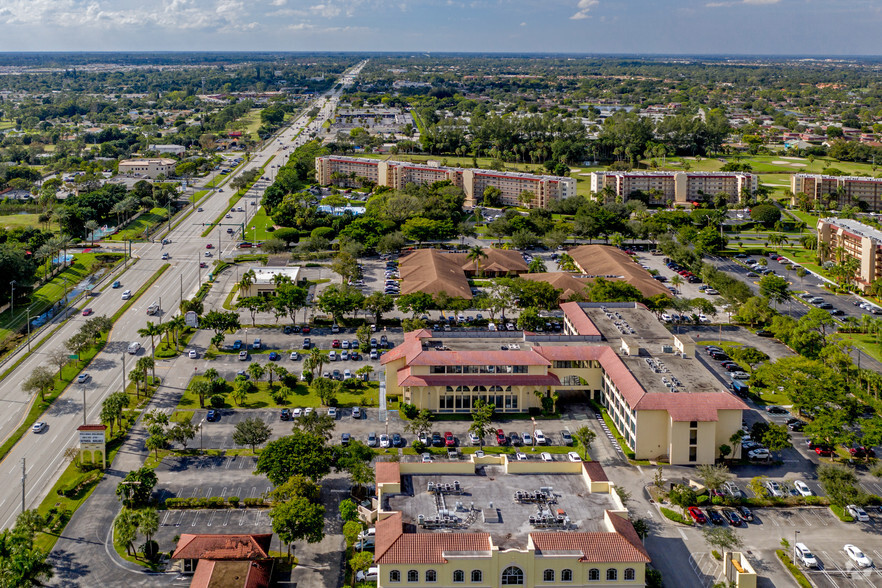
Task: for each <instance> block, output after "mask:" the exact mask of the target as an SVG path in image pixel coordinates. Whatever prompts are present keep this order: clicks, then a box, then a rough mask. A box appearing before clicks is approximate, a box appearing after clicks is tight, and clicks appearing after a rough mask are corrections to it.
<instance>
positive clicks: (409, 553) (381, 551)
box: [374, 512, 491, 564]
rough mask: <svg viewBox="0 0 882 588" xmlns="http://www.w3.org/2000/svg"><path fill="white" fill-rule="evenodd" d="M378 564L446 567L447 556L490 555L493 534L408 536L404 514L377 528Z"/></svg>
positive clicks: (418, 534) (376, 551)
mask: <svg viewBox="0 0 882 588" xmlns="http://www.w3.org/2000/svg"><path fill="white" fill-rule="evenodd" d="M376 529H377V534H376V549H375V550H374V561H375V562H377V563H378V564H398V563H407V564H442V563H447V559H445V558H444V553H445V552H450V551H485V552H488V553H489V551H490V546H491V543H490V534H489V533H443V534H442V533H404V532H403V529H402V522H401V513H400V512H396V513H395V514H394V515H392V516H391V517H389V518H387V519H385V520H382V521H379V522H378V523H377V525H376Z"/></svg>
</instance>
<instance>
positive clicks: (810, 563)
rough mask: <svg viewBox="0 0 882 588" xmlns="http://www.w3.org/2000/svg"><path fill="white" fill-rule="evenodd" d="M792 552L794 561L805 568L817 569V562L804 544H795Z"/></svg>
mask: <svg viewBox="0 0 882 588" xmlns="http://www.w3.org/2000/svg"><path fill="white" fill-rule="evenodd" d="M793 551H794V552H795V553H796V559H797V561H799V563H801V564H802V565H803V566H805V567H807V568H816V567H818V560H817V559H816V558H815V556H814V554H813V553H812V552H811V550H810V549H809V548H808V547H806V545H805V543H797V544H796V545H795V546H794V549H793Z"/></svg>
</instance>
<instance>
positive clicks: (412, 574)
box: [407, 570, 615, 582]
mask: <svg viewBox="0 0 882 588" xmlns="http://www.w3.org/2000/svg"><path fill="white" fill-rule="evenodd" d="M613 579H615V578H613ZM407 581H408V582H419V581H420V573H419V572H418V571H416V570H407Z"/></svg>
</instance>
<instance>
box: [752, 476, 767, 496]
mask: <svg viewBox="0 0 882 588" xmlns="http://www.w3.org/2000/svg"><path fill="white" fill-rule="evenodd" d="M768 481H769V478H768V476H754V477H753V478H751V479H750V482H748V483H747V487H748V488H750V491H751V492H753V494H754V495H755V496H756V497H757V498H763V497H764V496H766V494H767V493H768V492H767V490H766V482H768Z"/></svg>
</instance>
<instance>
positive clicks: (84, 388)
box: [83, 383, 86, 425]
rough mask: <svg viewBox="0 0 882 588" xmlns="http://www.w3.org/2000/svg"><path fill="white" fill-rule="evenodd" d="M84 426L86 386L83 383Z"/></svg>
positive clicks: (84, 419) (84, 418) (84, 417)
mask: <svg viewBox="0 0 882 588" xmlns="http://www.w3.org/2000/svg"><path fill="white" fill-rule="evenodd" d="M83 424H84V425H85V424H86V384H85V383H83Z"/></svg>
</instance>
